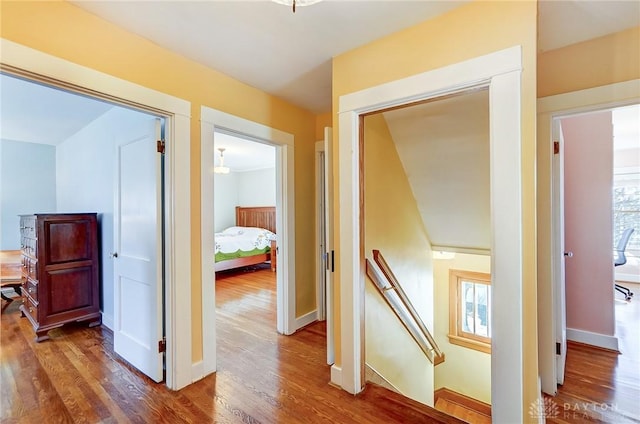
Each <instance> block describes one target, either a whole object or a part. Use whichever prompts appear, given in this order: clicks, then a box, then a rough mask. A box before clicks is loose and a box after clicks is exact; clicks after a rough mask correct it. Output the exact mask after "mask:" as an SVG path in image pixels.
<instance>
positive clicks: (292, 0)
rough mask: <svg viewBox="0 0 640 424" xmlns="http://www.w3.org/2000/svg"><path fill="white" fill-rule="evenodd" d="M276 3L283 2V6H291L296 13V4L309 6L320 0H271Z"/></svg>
mask: <svg viewBox="0 0 640 424" xmlns="http://www.w3.org/2000/svg"><path fill="white" fill-rule="evenodd" d="M271 1H273V2H275V3H278V4H284V5H285V6H291V8H292V9H293V13H296V6H310V5H312V4H314V3H318V2H319V1H322V0H271Z"/></svg>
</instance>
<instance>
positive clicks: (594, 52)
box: [538, 27, 640, 97]
mask: <svg viewBox="0 0 640 424" xmlns="http://www.w3.org/2000/svg"><path fill="white" fill-rule="evenodd" d="M636 78H640V27H636V28H631V29H628V30H626V31H622V32H618V33H615V34H610V35H606V36H604V37H600V38H595V39H593V40H588V41H585V42H582V43H577V44H573V45H571V46H567V47H563V48H560V49H556V50H550V51H548V52H545V53H542V54H540V55H538V97H546V96H551V95H554V94H561V93H570V92H572V91H577V90H583V89H586V88H593V87H598V86H601V85H607V84H613V83H616V82H622V81H629V80H632V79H636Z"/></svg>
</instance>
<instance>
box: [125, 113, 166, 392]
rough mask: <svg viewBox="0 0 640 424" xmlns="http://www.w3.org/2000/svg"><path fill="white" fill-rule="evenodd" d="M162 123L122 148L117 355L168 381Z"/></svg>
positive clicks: (137, 132)
mask: <svg viewBox="0 0 640 424" xmlns="http://www.w3.org/2000/svg"><path fill="white" fill-rule="evenodd" d="M160 125H161V124H160V119H157V118H150V119H148V120H144V119H143V120H142V121H141V122H139V123H136V124H135V125H134V126H133V127H132V128H131V129H130V130H129V131H127V134H129V135H128V136H127V137H125V138H123V139H122V140H121V142H119V143H118V147H117V167H118V169H117V174H116V175H117V179H116V187H115V190H116V204H115V208H114V237H115V240H114V249H115V252H114V253H113V256H114V279H115V281H114V283H115V284H114V295H115V299H114V326H115V330H114V335H113V336H114V341H113V344H114V350H115V351H116V353H118V354H119V355H120V356H122V357H123V358H124V359H125V360H126V361H128V362H129V363H131V364H132V365H133V366H134V367H136V368H138V369H139V370H140V371H142V372H143V373H144V374H146V375H148V376H149V377H150V378H151V379H152V380H154V381H157V382H160V381H162V380H163V372H162V370H163V354H162V353H160V352H159V351H160V349H159V342H160V340H162V336H163V328H162V327H163V320H162V311H163V309H162V242H163V241H162V232H161V225H162V196H161V194H162V193H161V190H162V183H161V181H162V180H161V176H162V175H161V163H162V155H161V154H160V153H158V152H157V147H156V141H157V140H159V139H160V130H161V127H160Z"/></svg>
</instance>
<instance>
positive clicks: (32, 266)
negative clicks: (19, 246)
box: [22, 255, 38, 280]
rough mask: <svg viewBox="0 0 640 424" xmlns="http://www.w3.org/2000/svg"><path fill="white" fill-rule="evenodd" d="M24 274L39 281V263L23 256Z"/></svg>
mask: <svg viewBox="0 0 640 424" xmlns="http://www.w3.org/2000/svg"><path fill="white" fill-rule="evenodd" d="M22 273H23V274H24V275H26V276H27V277H29V278H32V279H34V280H37V279H38V261H37V260H36V259H33V258H30V257H28V256H25V255H22Z"/></svg>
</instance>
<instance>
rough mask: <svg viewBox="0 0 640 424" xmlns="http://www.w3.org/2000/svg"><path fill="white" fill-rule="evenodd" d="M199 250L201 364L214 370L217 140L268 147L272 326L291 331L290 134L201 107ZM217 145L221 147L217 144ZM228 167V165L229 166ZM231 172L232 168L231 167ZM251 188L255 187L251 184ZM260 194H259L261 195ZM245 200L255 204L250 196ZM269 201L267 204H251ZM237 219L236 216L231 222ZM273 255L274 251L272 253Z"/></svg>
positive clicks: (226, 160) (292, 218)
mask: <svg viewBox="0 0 640 424" xmlns="http://www.w3.org/2000/svg"><path fill="white" fill-rule="evenodd" d="M201 116H202V119H201V121H202V125H201V131H202V133H201V167H202V168H201V169H202V182H201V199H202V205H201V241H202V244H201V254H202V320H203V321H202V333H203V367H204V372H205V374H209V373H211V372H214V371H215V370H216V328H215V325H216V324H215V323H216V311H215V308H212V307H211V305H212V302H214V305H215V263H214V260H212V256H213V255H214V252H215V244H216V243H215V232H216V230H215V229H214V223H215V222H218V218H217V217H216V216H215V215H216V207H217V206H216V198H217V197H216V196H217V195H216V193H215V182H214V180H215V178H216V177H215V175H216V174H215V173H214V168H215V167H216V166H220V153H221V152H220V151H219V150H216V149H217V146H216V139H217V138H222V139H225V136H233V137H235V138H238V139H241V140H244V141H245V142H248V143H250V144H252V145H253V147H268V148H271V149H272V151H273V153H274V157H275V169H274V171H273V172H274V173H275V181H274V185H275V205H273V206H275V211H276V212H275V232H274V233H275V238H276V246H275V249H274V250H275V256H274V258H275V262H276V263H277V265H276V267H277V272H276V305H277V306H276V331H277V332H278V333H280V334H285V335H289V334H293V333H294V332H295V331H296V330H297V328H298V326H297V322H296V316H295V306H296V305H295V284H294V282H293V278H294V275H295V246H294V237H293V235H294V230H295V214H294V210H293V206H294V190H293V187H294V185H293V153H294V151H293V141H294V138H293V135H291V134H288V133H285V132H283V131H280V130H277V129H275V128H270V127H267V126H265V125H262V124H258V123H256V122H252V121H248V120H246V119H243V118H240V117H237V116H234V115H230V114H227V113H225V112H221V111H218V110H215V109H211V108H208V107H204V106H203V107H202V109H201ZM220 147H224V146H222V145H220ZM222 155H223V158H224V159H223V162H224V166H225V167H226V166H227V164H232V162H231V161H232V156H231V154H230V153H229V154H228V153H227V151H226V150H225V151H223V152H222ZM229 167H230V168H232V167H231V166H229ZM231 172H232V169H231ZM254 189H255V187H254ZM261 195H262V194H261ZM248 202H251V203H255V202H254V201H252V200H249V201H248ZM251 206H269V205H255V204H253V205H251ZM234 222H235V221H234ZM271 254H273V253H271Z"/></svg>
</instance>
